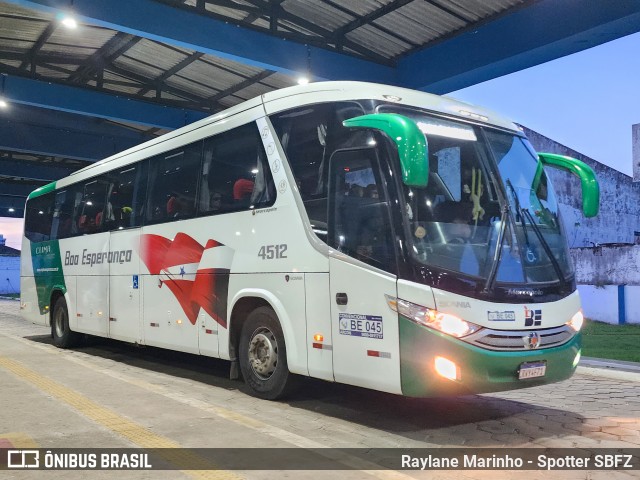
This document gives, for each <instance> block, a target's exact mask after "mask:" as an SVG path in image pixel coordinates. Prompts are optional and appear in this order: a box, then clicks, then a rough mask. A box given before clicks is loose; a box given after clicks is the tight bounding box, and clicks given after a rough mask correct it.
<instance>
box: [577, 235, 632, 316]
mask: <svg viewBox="0 0 640 480" xmlns="http://www.w3.org/2000/svg"><path fill="white" fill-rule="evenodd" d="M571 257H572V258H573V264H574V266H575V269H576V282H577V283H578V291H579V292H580V298H581V299H582V309H583V311H584V314H585V316H586V317H587V318H590V319H592V320H598V321H601V322H607V323H640V267H639V266H640V245H621V246H613V245H612V246H606V245H603V246H599V247H595V248H594V247H590V248H574V249H571ZM620 285H623V286H624V287H623V291H621V289H620V288H619V286H620ZM621 294H622V295H623V297H624V298H623V303H624V310H623V311H622V312H621V311H620V308H619V297H620V295H621Z"/></svg>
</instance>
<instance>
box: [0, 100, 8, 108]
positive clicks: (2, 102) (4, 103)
mask: <svg viewBox="0 0 640 480" xmlns="http://www.w3.org/2000/svg"><path fill="white" fill-rule="evenodd" d="M8 106H9V104H8V103H7V101H6V100H4V99H2V98H0V108H7V107H8Z"/></svg>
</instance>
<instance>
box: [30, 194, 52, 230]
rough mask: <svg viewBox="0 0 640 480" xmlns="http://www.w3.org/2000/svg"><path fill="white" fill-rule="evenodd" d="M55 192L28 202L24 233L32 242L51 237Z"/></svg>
mask: <svg viewBox="0 0 640 480" xmlns="http://www.w3.org/2000/svg"><path fill="white" fill-rule="evenodd" d="M53 200H54V195H53V193H47V194H44V195H40V196H39V197H36V198H33V199H31V200H29V201H28V202H27V207H26V209H25V222H24V233H25V236H26V237H27V238H28V239H29V240H31V241H32V242H44V241H46V240H49V238H50V237H51V220H52V218H53Z"/></svg>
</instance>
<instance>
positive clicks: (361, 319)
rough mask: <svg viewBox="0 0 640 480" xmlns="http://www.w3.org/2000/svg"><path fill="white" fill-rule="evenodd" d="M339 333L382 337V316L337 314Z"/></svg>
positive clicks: (353, 335)
mask: <svg viewBox="0 0 640 480" xmlns="http://www.w3.org/2000/svg"><path fill="white" fill-rule="evenodd" d="M339 322H340V334H341V335H350V336H352V337H367V338H383V331H382V317H378V316H375V315H359V314H357V313H341V314H340V315H339Z"/></svg>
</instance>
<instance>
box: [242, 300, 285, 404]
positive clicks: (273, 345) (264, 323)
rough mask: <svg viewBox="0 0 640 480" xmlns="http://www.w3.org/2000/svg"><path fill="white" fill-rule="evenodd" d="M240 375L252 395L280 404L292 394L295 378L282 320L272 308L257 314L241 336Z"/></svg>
mask: <svg viewBox="0 0 640 480" xmlns="http://www.w3.org/2000/svg"><path fill="white" fill-rule="evenodd" d="M239 347H240V348H239V354H240V358H239V360H240V371H241V372H242V376H243V378H244V381H245V383H246V384H247V385H248V386H249V389H250V392H251V394H252V395H254V396H256V397H258V398H262V399H265V400H276V399H278V398H282V397H284V396H285V395H286V394H287V393H289V390H290V387H291V383H292V378H291V377H292V375H291V373H289V366H288V365H287V349H286V346H285V343H284V334H283V333H282V327H281V326H280V322H279V321H278V317H277V316H276V314H275V312H274V311H273V310H272V309H271V308H270V307H258V308H256V309H255V310H253V311H252V312H251V313H250V314H249V315H248V316H247V319H246V320H245V322H244V325H243V326H242V332H241V333H240V345H239Z"/></svg>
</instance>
